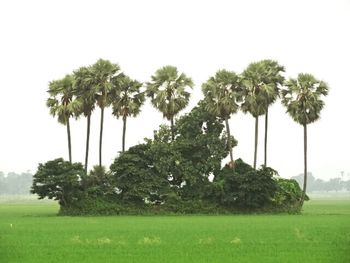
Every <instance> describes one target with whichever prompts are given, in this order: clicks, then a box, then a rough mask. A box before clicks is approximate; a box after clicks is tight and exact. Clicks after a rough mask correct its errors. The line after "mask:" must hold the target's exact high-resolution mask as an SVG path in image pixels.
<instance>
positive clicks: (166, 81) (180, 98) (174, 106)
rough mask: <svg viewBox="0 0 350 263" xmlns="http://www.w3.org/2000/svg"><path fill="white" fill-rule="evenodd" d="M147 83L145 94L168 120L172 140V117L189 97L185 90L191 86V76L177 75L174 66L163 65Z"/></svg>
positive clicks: (181, 108) (185, 103)
mask: <svg viewBox="0 0 350 263" xmlns="http://www.w3.org/2000/svg"><path fill="white" fill-rule="evenodd" d="M151 78H152V80H151V82H149V83H147V91H146V92H147V96H148V97H150V98H151V103H152V105H153V106H154V107H155V108H156V109H158V110H159V111H160V112H161V113H163V116H164V117H165V118H166V119H167V120H169V121H170V125H171V131H172V140H174V136H175V135H174V133H175V132H174V117H175V116H176V115H177V114H178V113H179V112H180V111H181V110H183V109H184V108H185V107H186V106H187V104H188V102H189V98H190V93H189V92H188V91H187V90H186V89H188V88H192V87H193V82H192V80H191V78H189V77H187V76H186V75H185V74H184V73H181V74H180V75H179V73H178V70H177V68H176V67H174V66H165V67H163V68H160V69H158V70H157V71H156V73H155V74H154V75H153V76H152V77H151Z"/></svg>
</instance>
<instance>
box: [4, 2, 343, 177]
mask: <svg viewBox="0 0 350 263" xmlns="http://www.w3.org/2000/svg"><path fill="white" fill-rule="evenodd" d="M0 34H1V38H0V78H1V82H0V91H1V93H0V94H1V97H0V98H1V103H0V123H1V131H0V156H1V158H0V171H4V172H10V171H15V172H24V171H27V170H30V171H32V172H35V170H36V167H37V165H38V163H39V162H46V161H48V160H51V159H53V158H56V157H61V156H62V157H64V158H66V159H68V153H67V138H66V130H65V127H64V126H62V125H60V124H58V122H57V121H56V120H55V119H53V118H52V117H51V116H50V115H49V111H48V109H47V108H46V106H45V101H46V99H47V96H48V95H47V93H46V90H47V89H48V83H49V82H50V81H52V80H54V79H60V78H62V77H64V75H65V74H68V73H71V72H72V71H73V70H75V69H77V68H78V67H80V66H87V65H90V64H93V63H94V62H96V61H97V59H99V58H103V59H109V60H110V61H111V62H114V63H118V64H119V65H120V66H121V68H122V70H123V71H124V72H125V73H126V74H128V75H129V76H131V77H132V78H135V79H137V80H139V81H143V82H145V81H148V80H149V79H150V76H151V75H152V74H153V73H154V72H155V71H156V70H157V69H158V68H160V67H162V66H164V65H174V66H176V67H178V69H179V70H180V71H182V72H185V73H186V74H187V75H188V76H190V77H192V79H193V80H194V82H195V87H194V90H193V93H192V97H191V103H190V105H189V107H188V108H187V109H186V110H185V111H184V112H188V111H189V110H190V109H191V108H192V107H193V106H194V105H195V104H196V103H197V102H198V100H200V99H201V98H202V93H201V84H202V83H203V82H204V81H206V80H207V79H208V78H209V77H210V76H211V75H213V74H215V72H216V71H217V70H218V69H223V68H225V69H228V70H233V71H236V72H237V73H240V72H241V71H242V70H244V68H245V67H246V66H247V65H248V64H249V63H251V62H254V61H258V60H261V59H274V60H277V61H279V63H280V64H282V65H284V66H285V68H286V74H285V76H286V77H287V78H288V77H296V76H297V74H298V73H300V72H305V73H311V74H313V75H314V76H315V77H316V78H318V79H322V80H324V81H326V82H327V83H328V84H329V86H330V93H329V96H328V97H327V98H326V99H325V102H326V106H325V108H324V110H323V111H322V114H321V119H320V120H319V121H318V122H317V123H314V124H311V125H310V126H309V128H308V135H309V171H311V172H312V173H313V174H314V175H315V176H316V177H319V178H323V179H328V178H331V177H336V176H340V173H341V171H344V174H345V176H348V178H350V154H349V149H350V140H349V135H350V128H349V127H350V125H349V113H350V109H349V103H348V101H349V97H350V87H349V76H350V67H349V61H350V1H349V0H324V1H320V0H318V1H317V0H315V1H308V0H284V1H281V0H276V1H272V0H270V1H262V0H256V1H254V0H250V1H247V0H240V1H237V0H236V1H233V0H231V1H229V0H227V1H224V0H213V1H203V0H202V1H199V0H198V1H195V0H192V1H190V0H174V1H166V0H158V1H157V0H151V1H150V0H149V1H144V0H139V1H137V0H127V1H112V0H111V1H102V0H98V1H97V0H96V1H87V0H85V1H77V0H59V1H45V0H42V1H39V0H32V1H26V0H11V1H10V0H4V1H1V2H0ZM184 112H183V113H184ZM183 113H181V114H183ZM181 114H180V115H181ZM106 115H107V117H106V121H105V129H104V146H103V147H104V150H103V162H104V164H105V165H107V166H109V165H110V163H111V162H112V160H113V159H114V157H115V156H116V155H117V153H118V151H120V150H121V136H122V121H121V120H117V119H115V118H113V117H112V116H111V115H110V111H108V112H107V114H106ZM269 116H270V121H269V155H268V165H270V166H272V167H273V168H275V169H277V170H278V171H279V173H280V175H281V176H283V177H291V176H294V175H298V174H300V173H302V171H303V129H302V126H300V125H298V124H296V123H294V122H293V120H292V119H291V118H290V117H289V116H288V115H287V114H285V109H284V108H283V107H282V106H281V104H280V102H279V101H278V102H277V103H275V104H274V105H273V107H272V108H271V110H270V114H269ZM162 123H166V120H164V119H162V115H161V113H159V112H158V111H156V110H155V109H154V108H152V107H151V105H150V103H149V102H147V103H146V105H145V106H144V108H143V111H142V113H141V114H140V115H139V117H137V118H135V119H130V121H129V122H128V127H127V132H128V133H127V137H126V144H127V147H129V146H131V145H135V144H137V143H141V142H143V138H145V137H151V136H152V134H153V130H155V129H157V128H158V126H159V125H160V124H162ZM71 126H72V140H73V142H72V143H73V160H74V161H80V162H83V161H84V153H85V144H84V143H85V133H86V132H85V130H86V121H85V119H83V118H82V119H80V120H79V121H74V122H73V123H72V125H71ZM230 126H231V130H232V133H233V135H234V136H235V137H236V138H237V140H238V142H239V145H238V146H237V147H236V148H234V150H233V154H234V156H235V157H237V158H238V157H241V158H243V159H244V160H245V161H246V162H248V163H252V161H253V150H254V119H253V118H252V117H251V116H250V115H244V114H241V113H239V114H237V115H235V116H232V118H231V120H230ZM263 130H264V121H263V118H261V119H260V131H261V133H260V137H259V140H260V142H259V152H258V164H259V165H260V164H262V162H263ZM98 133H99V111H98V110H96V111H95V113H94V115H93V117H92V130H91V141H90V148H91V151H90V159H89V163H90V164H91V165H93V164H97V163H98V140H99V138H98Z"/></svg>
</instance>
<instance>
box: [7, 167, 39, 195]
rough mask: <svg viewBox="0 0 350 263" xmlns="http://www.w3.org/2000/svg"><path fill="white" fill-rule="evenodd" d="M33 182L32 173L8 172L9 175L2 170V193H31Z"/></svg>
mask: <svg viewBox="0 0 350 263" xmlns="http://www.w3.org/2000/svg"><path fill="white" fill-rule="evenodd" d="M32 183H33V175H32V174H30V173H21V174H17V173H13V172H11V173H8V174H7V176H5V174H4V173H3V172H0V195H29V194H30V187H31V186H32Z"/></svg>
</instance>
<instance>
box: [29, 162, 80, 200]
mask: <svg viewBox="0 0 350 263" xmlns="http://www.w3.org/2000/svg"><path fill="white" fill-rule="evenodd" d="M84 175H85V172H84V168H83V166H82V164H80V163H70V162H66V161H64V160H63V159H62V158H58V159H55V160H52V161H48V162H46V163H45V164H39V166H38V170H37V172H36V173H35V174H34V179H33V185H32V189H31V193H33V194H37V195H38V196H39V199H43V198H45V197H47V198H49V199H53V200H58V202H59V204H60V205H61V206H68V205H70V204H71V203H72V202H74V201H75V200H77V199H78V198H80V197H81V195H82V192H83V188H82V186H81V183H80V182H81V180H82V178H84Z"/></svg>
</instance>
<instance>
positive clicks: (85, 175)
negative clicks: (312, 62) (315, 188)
mask: <svg viewBox="0 0 350 263" xmlns="http://www.w3.org/2000/svg"><path fill="white" fill-rule="evenodd" d="M284 72H285V68H284V67H283V66H281V65H279V64H278V63H277V62H276V61H273V60H262V61H259V62H255V63H251V64H250V65H248V67H247V68H246V69H245V70H244V71H243V72H242V73H240V74H238V73H235V72H233V71H229V70H225V69H221V70H219V71H217V72H216V74H215V75H214V76H212V77H210V78H209V79H208V80H207V81H206V82H205V83H203V84H202V91H203V94H204V99H203V100H201V101H200V102H199V103H198V104H197V106H196V107H194V108H193V109H192V111H191V112H190V113H188V114H185V115H183V116H181V117H178V115H179V113H180V112H181V111H182V110H183V109H184V108H185V107H186V106H187V105H188V103H189V99H190V95H191V93H190V92H191V89H192V88H193V86H194V83H193V81H192V79H191V78H190V77H188V76H187V75H186V74H185V73H182V72H179V71H178V69H177V68H176V67H174V66H169V65H168V66H164V67H162V68H160V69H158V70H157V71H156V72H155V74H154V75H153V76H151V80H150V81H149V82H147V83H141V82H138V81H136V80H133V79H132V78H131V77H129V76H127V75H126V74H125V73H124V72H122V71H121V68H120V67H119V65H118V64H113V63H111V62H109V61H108V60H102V59H99V60H98V61H97V62H96V63H95V64H93V65H91V66H84V67H81V68H79V69H77V70H75V71H74V72H73V73H72V74H71V75H67V76H65V77H64V78H63V79H60V80H54V81H52V82H50V85H49V98H48V100H47V106H48V107H49V109H50V113H51V114H52V115H53V116H57V119H58V121H59V122H60V123H61V124H63V125H66V127H67V141H68V153H69V154H68V156H69V162H66V161H64V160H63V159H62V158H59V159H56V160H52V161H49V162H47V163H46V164H40V165H39V168H38V171H37V173H36V174H35V175H34V182H33V187H32V192H33V193H37V194H38V195H39V197H40V198H44V197H49V198H54V199H56V200H59V201H60V204H61V208H62V211H65V212H66V213H73V212H72V211H77V210H79V209H80V210H79V211H80V212H81V213H88V212H87V210H86V209H85V208H87V207H89V209H91V207H93V206H92V205H91V204H90V205H89V202H92V201H94V202H95V204H96V202H97V201H96V200H99V201H100V202H102V203H101V204H100V205H101V206H102V207H108V208H109V210H110V211H115V212H123V211H124V210H123V209H125V207H129V208H130V207H134V208H135V207H137V209H136V208H135V209H136V210H137V211H139V210H140V209H141V208H142V209H144V208H145V207H147V209H151V208H152V209H155V208H157V209H160V210H162V209H163V210H166V211H179V212H186V211H187V210H190V211H188V212H203V211H206V210H215V211H217V210H220V211H221V210H223V211H233V210H235V209H238V210H264V209H272V210H274V209H275V208H278V209H281V208H283V209H287V210H288V209H289V210H293V209H294V210H298V209H299V210H300V208H301V207H302V205H303V202H304V199H305V198H307V197H306V194H305V193H306V186H307V183H306V182H307V125H308V124H310V123H312V122H314V121H316V120H317V119H318V118H319V117H320V112H321V110H322V108H323V106H324V103H323V101H322V99H323V97H324V96H326V95H327V93H328V86H327V84H326V83H325V82H323V81H320V80H317V79H316V78H315V77H313V76H312V75H311V74H304V73H301V74H299V75H298V76H297V78H295V79H294V78H291V79H289V80H286V79H285V78H284V76H283V73H284ZM146 98H149V99H150V101H151V104H152V105H153V106H154V107H155V108H156V109H157V110H159V111H160V112H161V113H162V114H163V117H164V118H166V119H167V120H168V121H169V122H170V127H168V126H166V125H162V126H161V127H160V128H159V130H158V131H155V134H154V138H153V139H147V140H146V141H145V143H143V144H140V145H136V146H133V147H130V148H129V149H128V150H126V147H125V133H126V123H127V118H128V117H130V116H137V114H139V113H140V111H141V108H142V105H143V104H144V102H145V99H146ZM278 98H281V101H282V104H283V105H284V106H285V107H286V111H287V113H288V114H289V115H290V116H291V117H292V118H293V120H294V121H296V122H297V123H299V124H300V125H302V126H303V130H304V183H303V189H302V191H301V190H300V188H299V186H298V184H297V183H296V181H294V180H286V179H281V178H279V177H277V176H276V175H277V172H276V171H275V170H273V169H272V168H269V167H268V165H267V146H268V144H267V138H268V136H267V132H268V129H267V128H268V109H269V106H270V105H271V104H272V103H274V102H275V101H276V100H277V99H278ZM96 107H99V108H100V112H101V118H100V120H101V122H100V141H99V164H98V166H95V167H94V169H93V170H92V171H90V172H88V156H89V138H90V129H91V114H92V112H93V111H94V110H95V108H96ZM106 107H112V112H113V115H115V116H116V117H117V118H119V117H121V118H122V120H123V137H122V149H121V151H120V152H121V153H120V154H119V156H118V157H117V158H116V159H115V161H114V163H113V164H112V165H111V166H110V169H109V170H106V169H105V167H104V166H103V165H102V149H103V147H102V146H103V140H102V139H103V121H104V109H105V108H106ZM239 110H241V111H243V112H245V113H250V114H251V115H252V116H253V117H254V118H255V138H254V141H255V144H254V145H255V147H254V151H253V153H254V162H253V166H250V165H248V164H246V163H244V162H243V161H242V160H240V159H237V160H234V155H233V151H232V149H233V148H234V147H235V146H236V145H237V140H236V138H234V137H233V136H232V134H231V131H230V127H229V122H228V121H229V119H230V117H231V115H232V114H235V113H237V112H238V111H239ZM262 115H265V140H264V165H263V166H262V167H261V168H259V169H257V162H256V161H257V147H258V127H259V126H258V124H259V116H262ZM82 116H83V117H86V120H87V133H86V148H85V164H84V166H83V165H81V164H79V163H73V161H72V139H71V135H70V120H71V118H72V117H73V118H80V117H82ZM224 127H225V129H224ZM73 139H74V138H73ZM73 142H74V140H73ZM118 150H120V149H116V152H117V151H118ZM228 155H229V156H230V162H229V163H228V164H227V165H226V166H225V167H222V166H221V163H222V161H223V159H224V158H225V157H226V156H228ZM235 155H236V154H235ZM58 178H59V179H58ZM209 178H213V179H212V180H210V179H209ZM48 185H50V186H48ZM54 189H55V190H54ZM101 200H102V201H101ZM125 204H128V205H127V206H125ZM96 206H97V205H96ZM96 206H95V207H96ZM78 208H79V209H78ZM142 209H141V210H142ZM147 209H146V210H147ZM283 209H282V210H283ZM103 213H106V212H103Z"/></svg>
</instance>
